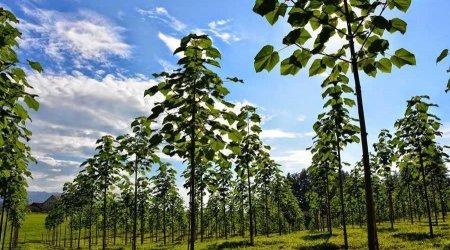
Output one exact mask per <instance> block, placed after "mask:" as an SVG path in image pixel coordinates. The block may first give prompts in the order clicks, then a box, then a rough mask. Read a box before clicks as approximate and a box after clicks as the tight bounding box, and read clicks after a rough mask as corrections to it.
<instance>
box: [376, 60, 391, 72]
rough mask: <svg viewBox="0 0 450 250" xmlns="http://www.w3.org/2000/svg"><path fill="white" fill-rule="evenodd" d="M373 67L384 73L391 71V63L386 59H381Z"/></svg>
mask: <svg viewBox="0 0 450 250" xmlns="http://www.w3.org/2000/svg"><path fill="white" fill-rule="evenodd" d="M375 66H376V67H377V69H379V70H380V71H381V72H384V73H391V69H392V63H391V61H390V60H389V59H387V58H382V59H381V60H380V61H378V62H376V64H375Z"/></svg>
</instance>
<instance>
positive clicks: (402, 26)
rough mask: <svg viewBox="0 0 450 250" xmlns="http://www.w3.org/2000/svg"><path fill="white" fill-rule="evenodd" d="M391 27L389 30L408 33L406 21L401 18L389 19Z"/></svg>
mask: <svg viewBox="0 0 450 250" xmlns="http://www.w3.org/2000/svg"><path fill="white" fill-rule="evenodd" d="M389 24H390V29H389V32H391V33H394V32H395V31H399V32H400V33H402V34H405V33H406V25H407V24H406V22H405V21H403V20H402V19H400V18H394V19H392V20H390V21H389Z"/></svg>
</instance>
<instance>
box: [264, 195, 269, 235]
mask: <svg viewBox="0 0 450 250" xmlns="http://www.w3.org/2000/svg"><path fill="white" fill-rule="evenodd" d="M264 196H265V197H264V199H265V206H266V209H265V210H266V236H267V237H269V201H268V194H267V187H266V190H265V192H264Z"/></svg>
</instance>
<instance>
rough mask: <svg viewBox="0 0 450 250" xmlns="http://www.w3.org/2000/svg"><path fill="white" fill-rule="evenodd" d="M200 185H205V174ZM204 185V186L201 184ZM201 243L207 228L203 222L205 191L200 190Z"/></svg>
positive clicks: (201, 176) (201, 175)
mask: <svg viewBox="0 0 450 250" xmlns="http://www.w3.org/2000/svg"><path fill="white" fill-rule="evenodd" d="M200 183H203V173H201V174H200ZM200 185H202V184H200ZM200 225H201V227H200V242H203V234H204V231H203V228H204V226H205V224H204V221H203V190H200Z"/></svg>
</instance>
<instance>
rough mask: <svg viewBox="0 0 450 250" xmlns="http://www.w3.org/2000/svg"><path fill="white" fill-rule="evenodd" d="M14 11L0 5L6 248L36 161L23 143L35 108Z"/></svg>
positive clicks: (0, 155) (1, 191) (0, 152)
mask: <svg viewBox="0 0 450 250" xmlns="http://www.w3.org/2000/svg"><path fill="white" fill-rule="evenodd" d="M18 22H19V21H18V19H17V18H16V17H15V16H14V14H13V13H11V12H10V11H7V10H5V9H3V8H2V7H0V38H1V39H0V187H1V188H0V198H1V200H2V205H1V217H0V243H1V249H4V248H5V242H6V238H7V229H8V226H9V229H10V232H9V238H10V241H9V244H10V245H9V246H6V247H10V248H11V247H14V246H16V245H17V243H18V232H19V228H20V226H21V224H22V222H23V220H24V217H25V213H26V211H27V208H28V203H27V192H26V187H27V178H30V177H31V173H30V171H29V169H28V163H30V162H35V159H34V158H33V157H32V155H31V149H30V147H29V146H28V145H26V142H28V141H29V140H30V138H31V131H30V130H28V129H27V127H26V123H27V122H29V121H31V118H30V115H29V113H28V110H29V109H33V110H38V108H39V103H38V102H37V101H36V95H34V94H31V93H30V89H31V88H32V87H31V86H30V85H29V84H28V82H27V79H26V73H25V70H24V69H23V68H21V67H19V64H21V62H20V60H19V56H18V55H17V53H16V51H15V50H16V49H17V48H18V45H19V44H18V40H19V39H20V38H21V34H20V32H19V31H18V30H17V28H16V26H17V24H18ZM27 62H28V63H27V65H28V66H29V67H31V68H32V69H34V70H36V71H38V72H41V71H42V68H41V66H40V64H39V63H36V62H32V61H27Z"/></svg>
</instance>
